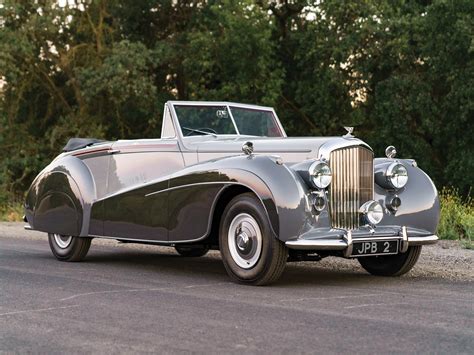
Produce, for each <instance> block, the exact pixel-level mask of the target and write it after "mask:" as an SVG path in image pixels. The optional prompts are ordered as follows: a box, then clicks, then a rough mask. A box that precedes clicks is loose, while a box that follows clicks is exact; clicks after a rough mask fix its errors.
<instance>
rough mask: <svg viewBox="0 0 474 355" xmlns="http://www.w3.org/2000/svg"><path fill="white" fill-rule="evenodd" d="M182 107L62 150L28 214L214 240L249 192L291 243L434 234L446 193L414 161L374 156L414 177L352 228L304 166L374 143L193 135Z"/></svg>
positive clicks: (89, 232) (100, 232)
mask: <svg viewBox="0 0 474 355" xmlns="http://www.w3.org/2000/svg"><path fill="white" fill-rule="evenodd" d="M174 104H176V102H173V101H171V102H168V103H167V104H166V105H165V109H164V116H163V128H162V138H159V139H143V140H119V141H116V142H105V143H100V144H94V145H93V146H91V147H86V148H83V149H79V150H76V151H73V152H67V153H62V154H60V155H59V156H58V157H56V158H55V159H54V160H53V161H52V162H51V164H49V165H48V166H47V167H46V168H45V169H44V170H43V171H42V172H41V173H40V174H39V175H38V176H37V178H36V179H35V180H34V181H33V183H32V185H31V188H30V189H29V191H28V193H27V198H26V203H25V215H26V220H27V222H28V223H29V225H30V227H31V228H32V229H35V230H40V231H44V232H48V233H57V234H64V235H73V236H80V237H89V236H93V237H106V238H115V239H120V240H130V241H137V242H149V243H157V244H163V245H175V244H178V243H185V244H192V243H211V239H212V236H213V233H214V234H215V233H216V228H217V226H218V223H219V221H220V217H221V213H222V211H223V210H224V208H225V205H226V203H228V202H229V201H230V199H231V198H232V197H234V196H236V195H237V194H240V193H242V192H248V191H250V192H253V193H254V194H255V195H256V196H257V197H258V198H259V199H260V201H261V202H262V204H263V206H264V208H265V211H266V213H267V215H268V218H269V221H270V224H271V226H272V231H273V234H274V237H275V238H278V239H280V240H281V241H283V242H287V245H288V246H289V247H290V248H295V249H328V250H332V249H333V250H339V249H342V247H347V245H348V243H347V240H348V238H349V237H350V238H358V237H360V238H366V237H367V236H372V237H377V236H385V237H387V236H400V237H403V236H402V235H401V233H402V227H403V231H404V232H403V233H406V234H407V236H405V237H406V238H418V239H416V240H421V242H419V243H420V244H422V241H423V238H426V241H427V242H428V241H429V238H431V239H433V235H434V234H435V233H436V227H437V223H438V219H439V200H438V194H437V191H436V188H435V186H434V184H433V182H432V181H431V179H430V178H429V177H428V176H427V175H426V174H425V173H424V172H423V171H422V170H421V169H420V168H418V167H417V166H416V164H415V163H414V162H413V161H412V160H402V159H388V158H377V159H375V160H374V169H375V172H376V173H377V171H378V170H380V169H383V167H384V166H386V164H387V163H389V162H393V161H395V160H396V161H398V162H400V163H402V164H403V165H404V166H405V167H406V168H407V169H408V173H409V182H408V184H407V185H406V186H405V187H404V188H403V189H401V190H399V191H391V190H389V189H385V188H383V187H381V186H379V185H377V184H375V190H374V198H375V200H377V201H379V202H380V203H381V204H382V206H387V201H390V199H391V198H392V197H393V196H395V195H396V196H397V197H398V198H400V200H401V206H400V208H398V209H397V210H396V211H392V210H390V209H389V208H388V207H387V208H385V215H384V218H383V221H382V222H381V223H380V224H379V225H378V226H377V227H376V228H373V227H361V228H359V229H358V230H354V231H350V233H348V231H345V230H339V229H333V228H331V216H330V212H329V209H328V203H329V201H327V199H328V196H327V193H325V192H323V193H322V196H323V198H325V199H326V207H325V208H324V210H322V211H320V212H317V213H315V211H314V209H313V208H312V206H311V197H312V194H313V193H314V189H312V188H311V187H310V186H309V184H308V183H307V181H306V180H305V175H304V172H305V171H306V170H307V168H308V166H309V165H310V164H311V163H312V162H313V161H314V160H315V159H326V160H327V159H329V156H330V152H331V151H333V150H335V149H340V148H343V147H350V146H358V145H360V146H363V147H366V148H368V149H370V147H369V146H368V145H367V144H366V143H364V142H363V141H361V140H359V139H357V138H354V137H352V136H346V137H324V138H323V137H319V138H288V137H287V136H286V133H285V132H284V130H283V127H281V124H280V123H279V127H280V129H281V132H282V137H280V138H264V137H254V136H242V135H232V136H213V135H206V136H190V137H184V136H183V135H182V132H181V129H180V126H179V120H178V117H177V116H176V112H175V110H174ZM179 104H180V105H183V104H184V105H185V104H190V105H196V104H202V105H215V104H219V105H223V104H224V105H229V104H228V103H213V102H210V103H209V102H205V103H196V102H189V103H186V102H184V103H183V102H179ZM231 105H232V106H242V107H257V108H259V107H258V106H249V105H240V104H231ZM267 109H270V108H267ZM271 110H272V109H271ZM272 112H274V111H272ZM274 115H275V117H277V116H276V113H274ZM247 141H251V142H252V143H253V146H254V153H253V154H251V155H245V154H243V152H242V150H241V149H242V145H243V144H244V143H245V142H247ZM305 169H306V170H305ZM348 235H349V237H348ZM413 240H415V239H413ZM318 241H319V242H318ZM325 243H326V244H327V248H325V247H324V245H326V244H325ZM344 243H345V244H344ZM318 246H323V247H318ZM335 246H336V247H335ZM339 246H341V247H339Z"/></svg>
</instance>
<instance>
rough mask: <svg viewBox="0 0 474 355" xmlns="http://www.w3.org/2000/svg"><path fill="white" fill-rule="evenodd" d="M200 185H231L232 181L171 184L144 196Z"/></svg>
mask: <svg viewBox="0 0 474 355" xmlns="http://www.w3.org/2000/svg"><path fill="white" fill-rule="evenodd" d="M201 185H233V183H232V181H207V182H196V183H193V184H186V185H179V186H173V187H168V188H167V189H163V190H159V191H155V192H150V193H149V194H146V195H145V197H149V196H153V195H157V194H161V193H162V192H168V191H173V190H178V189H182V188H185V187H190V186H201Z"/></svg>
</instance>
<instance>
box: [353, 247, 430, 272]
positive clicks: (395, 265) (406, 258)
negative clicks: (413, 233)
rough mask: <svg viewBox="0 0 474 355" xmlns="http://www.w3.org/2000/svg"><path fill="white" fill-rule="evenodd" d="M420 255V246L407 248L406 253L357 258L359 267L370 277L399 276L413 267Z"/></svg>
mask: <svg viewBox="0 0 474 355" xmlns="http://www.w3.org/2000/svg"><path fill="white" fill-rule="evenodd" d="M420 253H421V245H418V246H412V247H409V248H408V251H407V252H406V253H402V254H396V255H385V256H383V255H382V256H367V257H362V258H358V260H359V263H360V265H361V266H362V267H363V268H364V269H365V270H366V271H368V272H369V273H371V274H372V275H377V276H401V275H403V274H406V273H407V272H408V271H410V270H411V269H412V268H413V266H415V264H416V262H417V261H418V258H419V257H420Z"/></svg>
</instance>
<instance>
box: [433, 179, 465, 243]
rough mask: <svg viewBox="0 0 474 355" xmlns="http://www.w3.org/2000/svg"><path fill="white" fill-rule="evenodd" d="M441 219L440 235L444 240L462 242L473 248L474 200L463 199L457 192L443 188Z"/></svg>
mask: <svg viewBox="0 0 474 355" xmlns="http://www.w3.org/2000/svg"><path fill="white" fill-rule="evenodd" d="M439 197H440V203H441V218H440V221H439V226H438V234H439V236H440V237H441V238H442V239H454V240H461V241H462V242H463V243H464V244H465V246H466V247H468V248H472V246H473V239H474V200H472V198H470V197H467V198H465V199H463V198H462V197H461V196H460V195H459V193H458V192H457V190H455V189H452V188H443V190H441V192H440V196H439Z"/></svg>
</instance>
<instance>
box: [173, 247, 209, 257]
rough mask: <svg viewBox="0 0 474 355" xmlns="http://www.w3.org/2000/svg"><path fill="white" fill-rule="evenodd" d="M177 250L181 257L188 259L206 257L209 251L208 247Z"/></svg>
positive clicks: (177, 248) (180, 248) (179, 248)
mask: <svg viewBox="0 0 474 355" xmlns="http://www.w3.org/2000/svg"><path fill="white" fill-rule="evenodd" d="M175 249H176V251H177V252H178V254H179V255H181V256H186V257H199V256H204V255H206V254H207V252H208V251H209V248H207V247H175Z"/></svg>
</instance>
